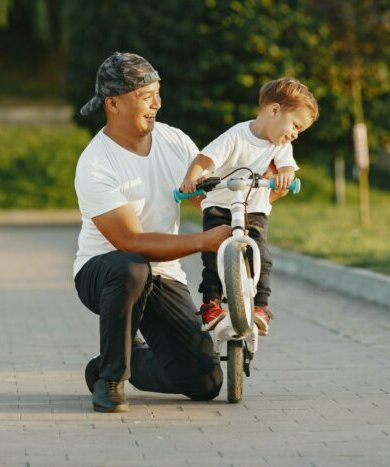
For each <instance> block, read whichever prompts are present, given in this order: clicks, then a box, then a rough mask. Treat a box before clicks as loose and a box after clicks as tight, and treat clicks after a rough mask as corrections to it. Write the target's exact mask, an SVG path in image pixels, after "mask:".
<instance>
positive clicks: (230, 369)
mask: <svg viewBox="0 0 390 467" xmlns="http://www.w3.org/2000/svg"><path fill="white" fill-rule="evenodd" d="M243 372H244V351H243V348H242V341H241V340H239V341H228V342H227V389H228V391H227V392H228V401H229V402H231V403H236V402H240V400H241V399H242V386H243V378H244V373H243Z"/></svg>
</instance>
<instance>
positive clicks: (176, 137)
mask: <svg viewBox="0 0 390 467" xmlns="http://www.w3.org/2000/svg"><path fill="white" fill-rule="evenodd" d="M198 152H199V150H198V148H197V147H196V145H195V144H194V143H193V141H192V140H191V139H190V138H189V137H188V136H187V135H186V134H184V133H183V132H182V131H181V130H178V129H176V128H173V127H170V126H169V125H166V124H163V123H159V122H156V123H155V126H154V129H153V132H152V146H151V149H150V153H149V155H148V156H145V157H144V156H139V155H137V154H135V153H132V152H130V151H128V150H126V149H124V148H123V147H122V146H120V145H118V144H117V143H115V141H113V140H112V139H111V138H109V137H108V136H107V135H105V134H104V132H103V130H100V132H99V133H98V134H97V135H96V136H95V137H94V138H93V139H92V141H91V142H90V143H89V145H88V146H87V147H86V149H85V150H84V152H83V153H82V154H81V156H80V159H79V161H78V164H77V169H76V178H75V188H76V193H77V197H78V202H79V207H80V211H81V216H82V227H81V232H80V235H79V250H78V252H77V256H76V260H75V262H74V267H73V276H74V277H75V276H76V274H77V273H78V272H79V271H80V269H81V268H82V266H83V265H84V264H85V263H86V262H87V261H88V260H89V259H90V258H92V257H94V256H97V255H100V254H103V253H108V252H110V251H114V250H115V247H114V246H113V245H112V244H111V243H110V242H109V241H108V240H107V239H106V238H105V237H104V236H103V235H102V234H101V233H100V231H99V230H98V229H97V228H96V226H95V224H94V223H93V221H92V218H93V217H95V216H99V215H100V214H103V213H105V212H108V211H111V210H113V209H116V208H119V207H120V206H123V205H125V204H127V203H129V204H130V205H131V206H132V208H133V209H134V211H135V213H136V214H137V216H138V218H139V220H140V222H141V225H142V228H143V230H144V232H159V233H168V234H177V233H178V230H179V214H180V212H179V210H180V208H179V204H177V203H176V202H175V201H174V199H173V190H174V188H176V187H178V186H180V183H181V182H182V180H183V178H184V175H185V173H186V171H187V168H188V166H189V165H190V163H191V162H192V160H193V158H194V157H195V156H196V155H197V153H198ZM151 267H152V272H153V274H154V275H161V276H162V277H165V278H168V279H175V280H178V281H180V282H182V283H184V284H185V283H186V275H185V273H184V271H183V270H182V268H181V264H180V261H179V260H174V261H165V262H152V263H151Z"/></svg>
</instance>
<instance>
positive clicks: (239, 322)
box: [224, 242, 254, 337]
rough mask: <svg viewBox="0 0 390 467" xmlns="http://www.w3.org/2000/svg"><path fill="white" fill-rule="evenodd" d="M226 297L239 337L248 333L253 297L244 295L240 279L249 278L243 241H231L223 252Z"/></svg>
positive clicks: (251, 324)
mask: <svg viewBox="0 0 390 467" xmlns="http://www.w3.org/2000/svg"><path fill="white" fill-rule="evenodd" d="M224 269H225V285H226V299H227V302H228V307H229V314H230V319H231V321H232V325H233V328H234V330H235V332H236V333H237V334H238V336H240V337H246V336H248V335H249V334H250V332H251V331H252V328H253V323H254V311H253V307H254V305H253V297H245V290H244V287H243V284H242V279H248V278H251V277H252V275H251V272H250V267H249V261H248V257H247V254H246V249H245V245H244V244H243V243H238V242H231V243H229V244H228V245H227V247H226V249H225V254H224Z"/></svg>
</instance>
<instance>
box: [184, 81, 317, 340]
mask: <svg viewBox="0 0 390 467" xmlns="http://www.w3.org/2000/svg"><path fill="white" fill-rule="evenodd" d="M317 118H318V105H317V102H316V100H315V98H314V96H313V95H312V93H311V92H310V91H309V89H308V88H307V87H306V86H305V85H303V84H302V83H300V82H299V81H298V80H296V79H294V78H280V79H278V80H275V81H270V82H268V83H266V84H265V85H264V86H263V87H262V88H261V89H260V98H259V113H258V115H257V117H256V119H255V120H252V121H247V122H242V123H238V124H237V125H234V126H233V127H232V128H230V129H229V130H227V131H226V132H225V133H223V134H222V135H220V136H219V137H218V138H216V139H215V140H214V141H212V142H211V143H210V144H208V145H207V146H206V147H205V148H204V149H203V150H202V151H201V154H199V155H198V156H197V157H196V158H195V159H194V161H193V162H192V163H191V165H190V167H189V169H188V171H187V173H186V175H185V177H184V180H183V182H182V185H181V187H180V188H181V190H182V191H183V192H185V193H189V192H192V191H195V189H196V183H197V180H198V179H199V178H200V177H201V176H202V173H203V171H205V170H214V172H215V175H216V176H219V177H223V176H225V175H227V174H228V173H230V172H231V171H232V170H234V169H236V168H238V167H249V168H250V169H251V170H252V171H253V172H256V173H260V174H263V175H264V174H265V173H266V172H267V169H268V168H269V166H270V164H275V167H276V174H275V184H276V187H277V189H278V190H285V189H286V188H287V187H288V185H289V184H290V183H291V182H292V181H293V179H294V177H295V171H296V170H298V166H297V164H296V162H295V160H294V158H293V153H292V145H291V142H292V141H294V140H296V139H297V138H298V134H299V133H302V132H303V131H305V130H306V129H307V128H309V127H310V125H311V124H312V123H313V122H314V121H315V120H317ZM241 174H242V175H245V176H247V175H248V172H247V171H242V172H241ZM237 175H240V172H237ZM270 191H271V190H269V189H268V188H258V189H253V190H252V191H251V194H250V196H249V199H248V205H247V213H248V216H247V219H248V225H247V229H248V231H249V236H250V237H251V238H253V239H254V240H255V241H256V243H257V245H258V246H259V249H260V253H261V274H260V280H259V283H258V285H257V294H256V296H255V298H254V304H255V322H256V324H257V326H258V328H259V334H260V335H263V336H265V335H267V334H268V323H269V320H270V318H271V317H272V314H271V312H270V310H269V306H268V299H269V296H270V293H271V289H270V283H269V274H270V270H271V266H272V262H271V258H270V253H269V250H268V248H267V243H266V239H267V227H268V225H267V224H268V218H267V216H268V215H269V214H270V212H271V204H270ZM231 197H232V192H231V191H230V190H228V189H227V188H226V189H221V190H216V191H211V192H209V193H207V196H206V199H204V200H203V201H202V210H203V229H204V230H208V229H211V228H212V227H215V226H217V225H221V224H228V225H230V222H231V213H230V209H229V208H230V201H231ZM271 200H272V198H271ZM249 250H250V249H249ZM248 255H249V258H250V259H251V255H250V251H248ZM216 257H217V255H216V254H215V253H208V252H207V253H202V261H203V266H204V269H203V273H202V278H203V280H202V283H201V284H200V286H199V292H202V293H203V305H202V306H201V307H200V312H201V315H202V322H203V326H202V328H203V330H205V331H206V330H211V329H214V327H215V326H216V325H217V323H218V322H219V321H220V320H221V319H222V318H223V317H224V316H225V315H226V311H224V310H223V309H222V307H221V298H222V285H221V283H220V280H219V276H218V271H217V261H216Z"/></svg>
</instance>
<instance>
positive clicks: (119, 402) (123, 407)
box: [92, 379, 129, 412]
mask: <svg viewBox="0 0 390 467" xmlns="http://www.w3.org/2000/svg"><path fill="white" fill-rule="evenodd" d="M92 403H93V408H94V409H95V410H96V411H97V412H128V411H129V403H128V401H127V399H126V395H125V382H124V381H121V382H119V383H118V382H116V381H106V380H105V379H98V380H97V381H96V383H95V385H94V388H93V396H92Z"/></svg>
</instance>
